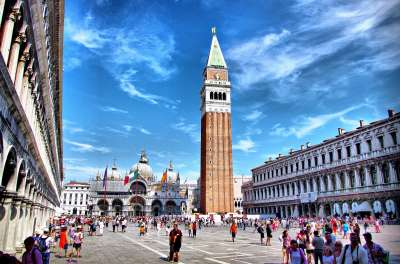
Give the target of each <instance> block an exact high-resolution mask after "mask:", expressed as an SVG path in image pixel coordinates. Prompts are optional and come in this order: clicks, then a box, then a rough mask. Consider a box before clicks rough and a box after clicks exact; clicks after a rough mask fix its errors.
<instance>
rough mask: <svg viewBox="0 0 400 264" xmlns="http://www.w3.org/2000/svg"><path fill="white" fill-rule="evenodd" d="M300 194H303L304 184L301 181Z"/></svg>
mask: <svg viewBox="0 0 400 264" xmlns="http://www.w3.org/2000/svg"><path fill="white" fill-rule="evenodd" d="M300 193H304V184H303V180H301V181H300Z"/></svg>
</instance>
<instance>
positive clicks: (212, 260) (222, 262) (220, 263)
mask: <svg viewBox="0 0 400 264" xmlns="http://www.w3.org/2000/svg"><path fill="white" fill-rule="evenodd" d="M205 260H209V261H211V262H215V263H219V264H230V263H229V262H225V261H221V260H217V259H213V258H205Z"/></svg>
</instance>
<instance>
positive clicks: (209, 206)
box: [200, 27, 234, 213]
mask: <svg viewBox="0 0 400 264" xmlns="http://www.w3.org/2000/svg"><path fill="white" fill-rule="evenodd" d="M211 32H212V40H211V48H210V53H209V55H208V61H207V65H206V67H205V69H204V72H203V85H202V88H201V92H200V95H201V169H200V170H201V172H200V174H201V178H200V185H201V186H200V196H201V198H200V207H201V211H202V213H217V212H221V213H225V212H233V210H234V209H233V175H232V174H233V172H232V171H233V170H232V125H231V83H230V81H229V78H228V67H227V66H226V63H225V59H224V56H223V55H222V51H221V47H220V46H219V42H218V39H217V35H216V29H215V27H213V28H212V30H211Z"/></svg>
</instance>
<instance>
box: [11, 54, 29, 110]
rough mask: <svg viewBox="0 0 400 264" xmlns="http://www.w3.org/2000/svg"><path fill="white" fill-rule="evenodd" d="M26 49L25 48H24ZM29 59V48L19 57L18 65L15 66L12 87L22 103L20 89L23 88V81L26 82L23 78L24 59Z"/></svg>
mask: <svg viewBox="0 0 400 264" xmlns="http://www.w3.org/2000/svg"><path fill="white" fill-rule="evenodd" d="M25 51H26V49H25ZM27 59H29V49H28V53H27V54H26V53H25V52H24V54H23V55H22V56H21V57H20V58H19V62H18V66H17V72H16V73H15V82H14V87H15V90H16V91H17V94H18V96H19V97H20V101H21V104H22V94H21V93H22V90H23V89H24V83H25V82H27V79H25V78H24V75H25V74H24V73H25V62H26V60H27Z"/></svg>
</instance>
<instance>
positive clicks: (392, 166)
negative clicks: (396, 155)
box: [389, 161, 397, 183]
mask: <svg viewBox="0 0 400 264" xmlns="http://www.w3.org/2000/svg"><path fill="white" fill-rule="evenodd" d="M395 167H396V164H395V162H394V161H389V181H390V183H395V182H397V179H396V178H397V177H396V169H395Z"/></svg>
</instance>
